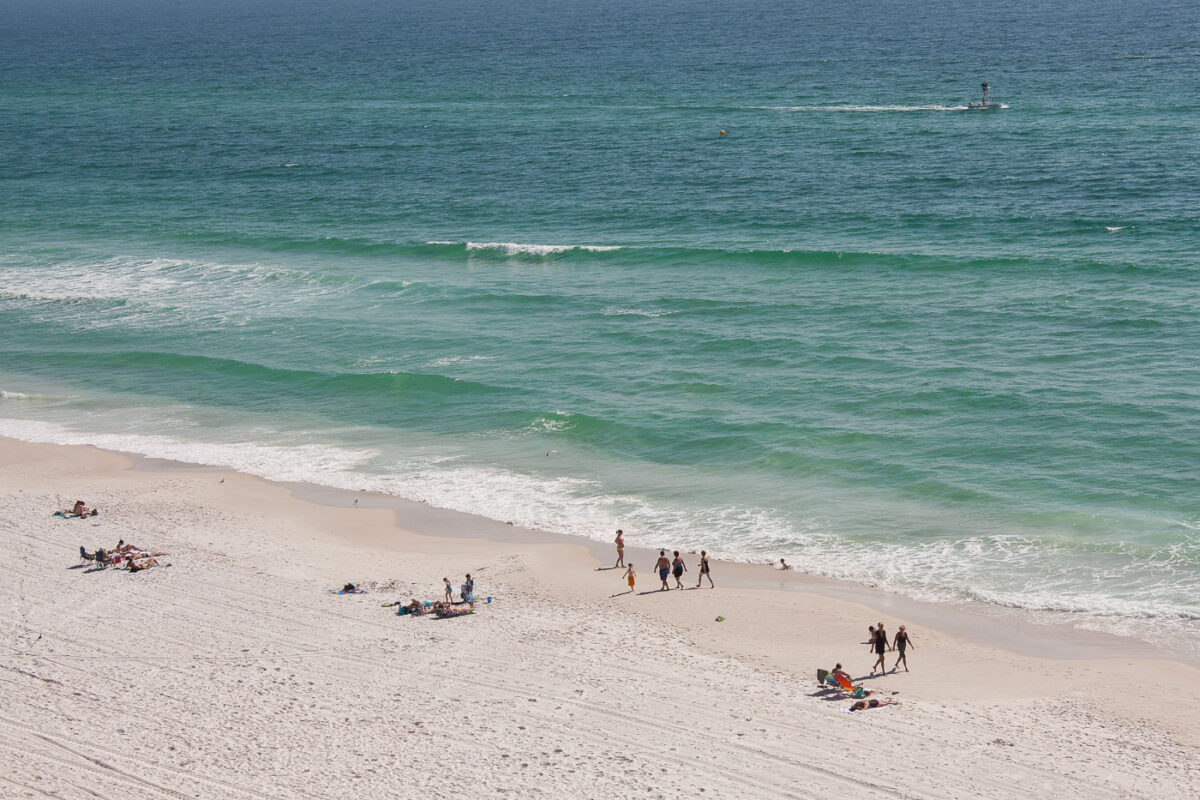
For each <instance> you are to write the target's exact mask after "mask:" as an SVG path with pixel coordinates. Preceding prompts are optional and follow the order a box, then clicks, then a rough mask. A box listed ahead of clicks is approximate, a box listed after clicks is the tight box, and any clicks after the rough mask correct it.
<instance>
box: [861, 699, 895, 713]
mask: <svg viewBox="0 0 1200 800" xmlns="http://www.w3.org/2000/svg"><path fill="white" fill-rule="evenodd" d="M898 705H900V701H899V700H892V699H891V698H888V699H886V700H877V699H875V698H874V697H872V698H871V699H870V700H856V701H854V703H852V704H851V705H850V710H851V711H866V710H867V709H868V708H879V707H881V706H898Z"/></svg>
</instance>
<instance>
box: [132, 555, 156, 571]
mask: <svg viewBox="0 0 1200 800" xmlns="http://www.w3.org/2000/svg"><path fill="white" fill-rule="evenodd" d="M157 566H158V559H157V558H153V557H151V558H147V559H146V560H144V561H143V562H142V563H141V564H139V563H138V562H136V561H134V560H133V559H132V558H131V559H129V566H128V568H127V569H128V570H129V571H130V572H141V571H142V570H144V569H150V568H151V567H157Z"/></svg>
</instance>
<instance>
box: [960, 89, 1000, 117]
mask: <svg viewBox="0 0 1200 800" xmlns="http://www.w3.org/2000/svg"><path fill="white" fill-rule="evenodd" d="M1001 107H1002V106H1001V105H1000V104H999V103H997V102H996V101H995V100H993V99H992V90H991V89H990V88H988V85H987V84H986V83H985V84H983V98H982V99H981V100H980V101H979V102H978V103H967V111H995V110H997V109H999V108H1001Z"/></svg>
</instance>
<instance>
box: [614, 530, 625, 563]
mask: <svg viewBox="0 0 1200 800" xmlns="http://www.w3.org/2000/svg"><path fill="white" fill-rule="evenodd" d="M623 566H625V534H624V533H623V532H622V531H621V530H620V529H619V528H618V529H617V563H615V564H613V568H614V569H615V568H617V567H623Z"/></svg>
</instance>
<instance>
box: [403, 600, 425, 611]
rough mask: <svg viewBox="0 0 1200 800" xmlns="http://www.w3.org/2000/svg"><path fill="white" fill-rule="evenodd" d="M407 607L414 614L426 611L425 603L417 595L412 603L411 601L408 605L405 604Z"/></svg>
mask: <svg viewBox="0 0 1200 800" xmlns="http://www.w3.org/2000/svg"><path fill="white" fill-rule="evenodd" d="M405 608H407V609H408V613H410V614H414V615H420V614H422V613H424V611H425V605H424V604H423V603H422V602H421V601H420V600H418V599H417V598H415V597H414V598H413V600H412V602H411V603H409V604H408V605H407V606H405Z"/></svg>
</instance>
